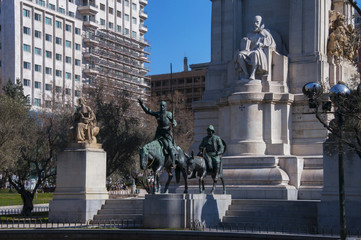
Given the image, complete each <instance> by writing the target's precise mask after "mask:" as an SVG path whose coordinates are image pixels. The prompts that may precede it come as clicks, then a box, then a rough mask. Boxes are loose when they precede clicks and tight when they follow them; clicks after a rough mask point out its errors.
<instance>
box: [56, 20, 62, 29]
mask: <svg viewBox="0 0 361 240" xmlns="http://www.w3.org/2000/svg"><path fill="white" fill-rule="evenodd" d="M55 26H56V28H60V29H62V28H63V24H62V23H61V22H60V21H55Z"/></svg>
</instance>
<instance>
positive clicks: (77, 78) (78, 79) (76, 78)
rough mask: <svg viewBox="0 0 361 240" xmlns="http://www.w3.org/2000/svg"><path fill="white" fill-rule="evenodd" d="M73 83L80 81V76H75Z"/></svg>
mask: <svg viewBox="0 0 361 240" xmlns="http://www.w3.org/2000/svg"><path fill="white" fill-rule="evenodd" d="M75 81H76V82H79V81H80V75H77V74H75Z"/></svg>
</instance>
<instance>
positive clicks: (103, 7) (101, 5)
mask: <svg viewBox="0 0 361 240" xmlns="http://www.w3.org/2000/svg"><path fill="white" fill-rule="evenodd" d="M100 10H102V11H104V10H105V5H104V4H102V3H101V4H100Z"/></svg>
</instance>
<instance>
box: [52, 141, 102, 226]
mask: <svg viewBox="0 0 361 240" xmlns="http://www.w3.org/2000/svg"><path fill="white" fill-rule="evenodd" d="M106 199H108V192H107V189H106V153H105V152H104V150H103V149H101V147H100V145H98V144H92V145H87V144H73V145H72V146H71V147H70V148H68V149H65V150H64V151H63V152H60V153H59V154H58V162H57V178H56V189H55V192H54V195H53V200H52V201H51V202H50V204H49V221H50V222H59V221H60V222H74V221H76V222H86V221H88V220H91V219H93V216H94V215H95V214H96V213H97V211H98V210H99V209H100V208H101V206H102V205H103V204H104V202H105V200H106Z"/></svg>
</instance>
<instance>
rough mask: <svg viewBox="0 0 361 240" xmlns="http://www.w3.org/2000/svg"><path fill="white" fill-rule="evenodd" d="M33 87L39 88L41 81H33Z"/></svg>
mask: <svg viewBox="0 0 361 240" xmlns="http://www.w3.org/2000/svg"><path fill="white" fill-rule="evenodd" d="M35 88H39V89H40V88H41V82H38V81H35Z"/></svg>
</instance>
